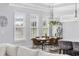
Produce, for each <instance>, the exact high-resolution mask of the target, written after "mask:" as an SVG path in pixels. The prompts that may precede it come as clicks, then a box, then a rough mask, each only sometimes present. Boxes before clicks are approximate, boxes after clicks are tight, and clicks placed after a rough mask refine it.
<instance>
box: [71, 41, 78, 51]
mask: <svg viewBox="0 0 79 59" xmlns="http://www.w3.org/2000/svg"><path fill="white" fill-rule="evenodd" d="M72 44H73V50H74V51H79V42H72Z"/></svg>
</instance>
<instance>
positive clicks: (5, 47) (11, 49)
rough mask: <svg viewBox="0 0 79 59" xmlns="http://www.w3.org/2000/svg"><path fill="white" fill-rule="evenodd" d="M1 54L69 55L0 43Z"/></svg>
mask: <svg viewBox="0 0 79 59" xmlns="http://www.w3.org/2000/svg"><path fill="white" fill-rule="evenodd" d="M0 56H68V55H62V54H52V53H48V52H44V51H42V50H34V49H30V48H27V47H24V46H17V45H13V44H0Z"/></svg>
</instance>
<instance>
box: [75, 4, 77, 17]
mask: <svg viewBox="0 0 79 59" xmlns="http://www.w3.org/2000/svg"><path fill="white" fill-rule="evenodd" d="M75 17H76V18H77V3H75Z"/></svg>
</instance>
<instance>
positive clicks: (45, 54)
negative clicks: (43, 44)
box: [38, 51, 69, 56]
mask: <svg viewBox="0 0 79 59" xmlns="http://www.w3.org/2000/svg"><path fill="white" fill-rule="evenodd" d="M38 56H69V55H66V54H65V55H63V54H53V53H49V52H45V51H39V53H38Z"/></svg>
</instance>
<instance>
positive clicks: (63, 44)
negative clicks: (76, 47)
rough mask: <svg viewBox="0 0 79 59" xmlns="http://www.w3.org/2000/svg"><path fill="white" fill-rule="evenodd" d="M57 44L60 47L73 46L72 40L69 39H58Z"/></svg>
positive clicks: (69, 47)
mask: <svg viewBox="0 0 79 59" xmlns="http://www.w3.org/2000/svg"><path fill="white" fill-rule="evenodd" d="M58 45H59V48H60V49H65V50H68V49H72V48H73V46H72V42H70V41H58Z"/></svg>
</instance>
